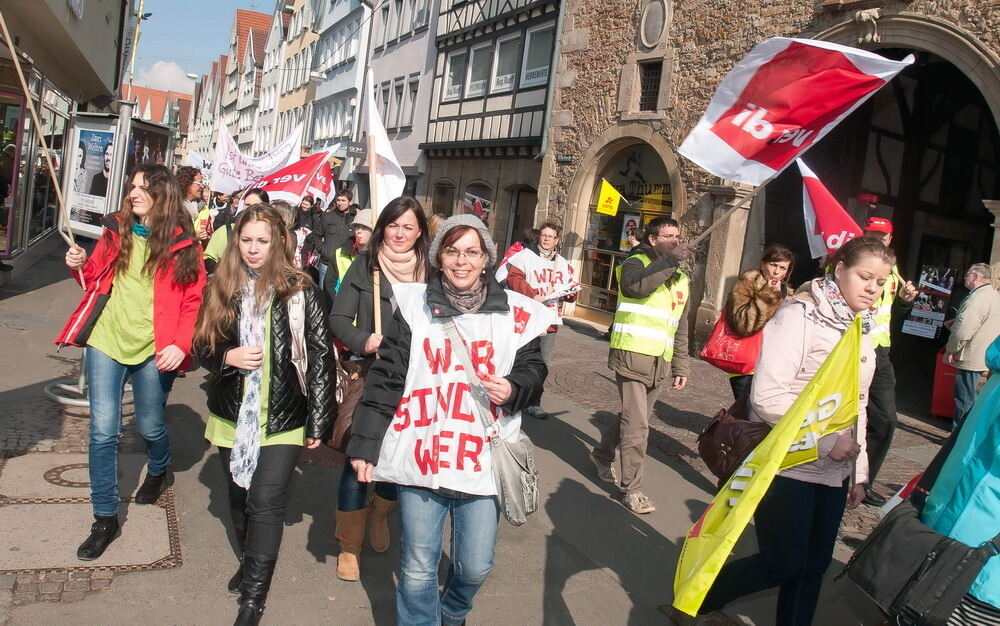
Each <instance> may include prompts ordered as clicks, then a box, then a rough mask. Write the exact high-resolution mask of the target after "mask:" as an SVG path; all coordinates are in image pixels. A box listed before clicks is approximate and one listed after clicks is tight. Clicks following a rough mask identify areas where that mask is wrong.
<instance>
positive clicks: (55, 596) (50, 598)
mask: <svg viewBox="0 0 1000 626" xmlns="http://www.w3.org/2000/svg"><path fill="white" fill-rule="evenodd" d="M38 599H39V600H41V601H42V602H59V600H61V599H62V593H43V594H41V595H40V596H38Z"/></svg>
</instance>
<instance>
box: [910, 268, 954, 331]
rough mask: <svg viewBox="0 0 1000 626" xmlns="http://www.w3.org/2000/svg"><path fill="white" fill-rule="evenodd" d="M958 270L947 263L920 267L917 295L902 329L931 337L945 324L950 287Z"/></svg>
mask: <svg viewBox="0 0 1000 626" xmlns="http://www.w3.org/2000/svg"><path fill="white" fill-rule="evenodd" d="M956 276H958V270H956V269H953V268H950V267H936V266H933V265H925V266H923V267H922V268H921V270H920V281H919V283H918V284H917V290H918V293H917V298H916V300H914V301H913V308H912V309H910V312H909V314H907V316H906V318H905V319H904V320H903V332H904V333H906V334H908V335H916V336H917V337H926V338H928V339H934V338H935V337H937V335H938V333H939V332H940V331H941V328H942V327H943V326H944V318H945V314H946V313H947V312H948V301H949V300H951V289H952V287H953V286H954V285H955V280H956Z"/></svg>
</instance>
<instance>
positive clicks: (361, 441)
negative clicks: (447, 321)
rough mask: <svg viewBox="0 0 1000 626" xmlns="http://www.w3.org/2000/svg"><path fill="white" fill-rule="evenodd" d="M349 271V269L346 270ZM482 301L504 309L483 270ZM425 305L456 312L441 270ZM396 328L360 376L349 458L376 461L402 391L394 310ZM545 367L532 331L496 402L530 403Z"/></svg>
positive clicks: (401, 344) (405, 354) (490, 308)
mask: <svg viewBox="0 0 1000 626" xmlns="http://www.w3.org/2000/svg"><path fill="white" fill-rule="evenodd" d="M348 274H350V272H348ZM487 281H488V282H487V293H486V301H485V302H484V303H483V306H482V308H480V309H479V312H480V313H496V312H502V311H507V310H509V308H510V307H509V305H508V304H507V293H506V292H505V291H504V289H503V287H501V286H500V283H498V282H497V281H496V279H494V278H493V276H492V275H489V277H488V278H487ZM427 305H428V307H430V310H431V311H432V315H433V316H434V317H436V318H440V317H455V316H456V315H461V313H460V312H459V311H457V310H456V309H455V308H454V307H453V306H452V305H451V303H450V302H449V301H448V298H447V297H445V295H444V289H443V288H442V287H441V274H440V273H438V274H436V275H434V276H433V277H431V279H430V281H429V282H428V283H427ZM395 317H396V328H397V333H396V334H394V335H387V336H386V338H385V340H384V341H383V342H382V347H381V348H379V351H378V356H379V358H378V359H377V360H376V361H375V363H374V364H373V365H372V367H371V369H370V370H368V376H367V378H366V379H365V393H364V396H362V398H361V402H359V403H358V409H357V411H356V412H355V413H354V422H353V423H352V424H351V441H350V443H348V445H347V456H348V457H349V458H359V459H364V460H366V461H368V462H370V463H377V462H378V456H379V452H380V450H381V449H382V439H383V438H384V437H385V432H386V430H387V429H388V428H389V424H390V423H392V418H393V416H394V415H395V413H396V406H397V405H398V404H399V399H400V398H401V397H402V396H403V389H404V385H405V383H406V370H407V368H408V366H409V363H410V339H411V332H410V327H409V325H408V324H407V323H406V320H404V319H403V316H402V315H400V314H399V312H398V311H397V313H396V315H395ZM548 373H549V370H548V368H547V367H546V365H545V361H544V360H543V359H542V352H541V349H540V348H539V339H538V338H537V337H536V338H535V339H532V340H531V341H530V342H529V343H527V344H525V345H524V346H523V347H522V348H521V349H519V350H518V351H517V353H516V354H515V355H514V366H513V367H512V368H511V371H510V373H509V374H507V376H506V378H507V380H509V381H510V384H511V388H512V392H511V395H510V399H508V400H507V402H506V403H504V404H503V405H502V406H503V408H504V409H505V410H507V411H508V412H510V413H516V412H518V411H520V410H522V409H524V408H525V407H527V406H530V405H531V403H532V400H533V399H534V397H535V396H536V395H540V393H541V390H542V387H543V386H544V384H545V377H546V376H548Z"/></svg>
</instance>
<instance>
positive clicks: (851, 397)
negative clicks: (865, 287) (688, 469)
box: [673, 317, 861, 615]
mask: <svg viewBox="0 0 1000 626" xmlns="http://www.w3.org/2000/svg"><path fill="white" fill-rule="evenodd" d="M860 359H861V318H860V317H859V318H857V319H855V320H854V323H853V324H852V325H851V327H850V329H849V330H848V331H847V332H846V333H845V334H844V336H843V337H841V339H840V341H839V342H838V343H837V345H836V346H835V347H834V348H833V350H832V351H831V352H830V354H829V356H827V358H826V361H824V362H823V365H821V366H820V368H819V371H818V372H816V375H815V376H814V377H813V379H812V380H811V381H810V382H809V384H808V385H806V388H805V389H803V390H802V393H801V394H800V395H799V397H798V398H797V399H796V400H795V403H794V404H792V406H791V408H789V409H788V412H787V413H785V415H784V417H782V418H781V419H780V420H779V421H778V423H777V424H775V426H774V428H772V429H771V432H769V433H768V435H767V437H765V438H764V440H763V441H761V442H760V444H759V445H758V446H757V447H756V448H755V449H754V451H753V452H751V453H750V454H749V455H748V456H747V458H746V459H745V460H744V461H743V464H742V465H740V467H739V469H737V470H736V472H735V473H734V474H733V476H732V477H731V478H730V479H729V480H728V481H726V484H725V485H723V486H722V488H721V489H720V490H719V493H717V494H716V496H715V498H713V499H712V503H711V504H709V505H708V508H707V509H705V512H704V513H702V515H701V517H700V518H699V519H698V521H697V522H695V524H694V526H692V527H691V530H690V531H689V532H688V536H687V538H686V539H685V540H684V547H683V548H682V549H681V555H680V558H679V559H678V561H677V571H676V573H675V574H674V602H673V604H674V606H675V607H677V608H678V609H679V610H681V611H683V612H684V613H687V614H688V615H696V614H697V612H698V608H699V607H701V603H702V602H703V601H704V600H705V596H706V595H707V594H708V591H709V589H711V588H712V583H713V582H715V577H716V576H718V575H719V570H721V569H722V566H723V565H724V564H725V562H726V559H727V558H728V557H729V553H730V552H732V549H733V546H735V545H736V541H737V540H738V539H739V538H740V535H741V534H742V533H743V530H744V529H745V528H746V526H747V524H748V523H749V522H750V518H751V517H752V516H753V513H754V511H755V510H756V509H757V505H758V504H759V503H760V501H761V499H762V498H763V497H764V494H765V493H766V492H767V489H768V487H769V486H770V485H771V481H772V480H773V479H774V476H775V474H777V473H778V470H780V469H786V468H789V467H792V466H793V465H798V464H800V463H806V462H808V461H812V460H815V459H816V458H818V448H817V443H818V441H819V438H820V437H822V436H823V435H826V434H829V433H833V432H837V431H839V430H843V429H844V428H847V427H848V426H850V425H851V424H853V423H854V421H855V420H857V417H858V388H859V386H860V379H861V368H860Z"/></svg>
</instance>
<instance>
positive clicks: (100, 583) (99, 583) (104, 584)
mask: <svg viewBox="0 0 1000 626" xmlns="http://www.w3.org/2000/svg"><path fill="white" fill-rule="evenodd" d="M110 586H111V579H110V578H95V579H94V580H92V581H90V589H91V590H92V591H101V590H102V589H107V588H108V587H110Z"/></svg>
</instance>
